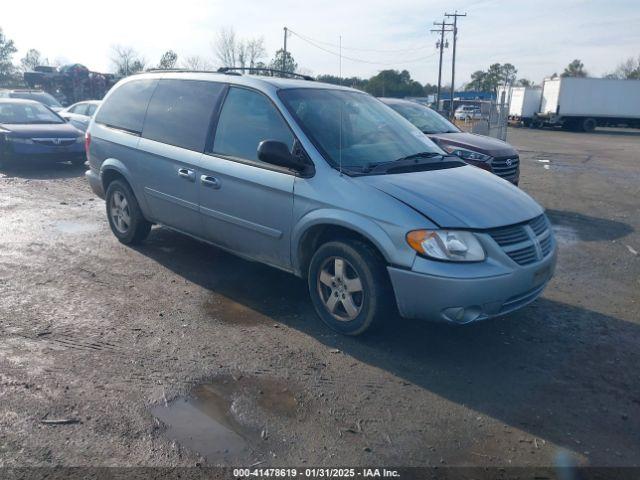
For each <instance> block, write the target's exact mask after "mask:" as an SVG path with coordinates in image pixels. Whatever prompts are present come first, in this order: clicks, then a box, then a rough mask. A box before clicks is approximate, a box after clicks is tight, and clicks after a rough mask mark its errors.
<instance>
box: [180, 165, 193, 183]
mask: <svg viewBox="0 0 640 480" xmlns="http://www.w3.org/2000/svg"><path fill="white" fill-rule="evenodd" d="M178 175H179V176H181V177H182V178H186V179H187V180H189V181H190V182H195V181H196V172H194V171H193V170H189V169H188V168H179V169H178Z"/></svg>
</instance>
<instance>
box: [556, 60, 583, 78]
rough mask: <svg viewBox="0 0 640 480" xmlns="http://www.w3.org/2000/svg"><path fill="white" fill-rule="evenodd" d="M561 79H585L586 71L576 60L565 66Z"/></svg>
mask: <svg viewBox="0 0 640 480" xmlns="http://www.w3.org/2000/svg"><path fill="white" fill-rule="evenodd" d="M560 76H561V77H586V76H587V71H586V70H585V69H584V64H583V63H582V61H580V60H578V59H577V58H576V59H575V60H574V61H573V62H571V63H570V64H569V65H567V66H566V68H565V69H564V72H562V75H560Z"/></svg>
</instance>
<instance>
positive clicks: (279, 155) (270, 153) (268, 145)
mask: <svg viewBox="0 0 640 480" xmlns="http://www.w3.org/2000/svg"><path fill="white" fill-rule="evenodd" d="M258 159H259V160H261V161H262V162H265V163H269V164H271V165H277V166H279V167H285V168H290V169H291V170H295V171H296V172H300V173H304V172H305V171H306V170H307V168H308V165H306V164H305V162H304V161H302V160H301V159H299V158H298V157H296V156H294V155H292V154H291V152H290V151H289V147H287V145H286V144H285V143H283V142H278V141H276V140H263V141H262V142H260V144H259V145H258Z"/></svg>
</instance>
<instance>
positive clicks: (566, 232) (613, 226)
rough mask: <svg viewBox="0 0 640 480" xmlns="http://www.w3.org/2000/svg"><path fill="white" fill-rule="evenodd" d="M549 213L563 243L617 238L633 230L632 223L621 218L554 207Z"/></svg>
mask: <svg viewBox="0 0 640 480" xmlns="http://www.w3.org/2000/svg"><path fill="white" fill-rule="evenodd" d="M547 215H548V217H549V219H550V220H551V224H552V225H553V231H554V233H555V234H556V238H557V240H558V243H560V244H561V245H572V244H574V243H576V242H579V241H582V242H600V241H611V240H617V239H618V238H623V237H625V236H627V235H629V234H630V233H632V232H633V228H632V227H631V226H630V225H628V224H626V223H624V222H621V221H619V220H613V219H611V220H610V219H607V218H599V217H594V216H591V215H584V214H581V213H577V212H567V211H564V210H553V209H551V210H547Z"/></svg>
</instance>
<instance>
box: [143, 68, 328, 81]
mask: <svg viewBox="0 0 640 480" xmlns="http://www.w3.org/2000/svg"><path fill="white" fill-rule="evenodd" d="M238 70H239V71H241V72H244V71H246V70H248V71H249V73H253V72H265V73H270V74H271V75H270V76H272V77H275V76H276V74H277V75H280V76H282V77H295V78H301V79H303V80H308V81H310V82H314V81H315V78H313V77H310V76H309V75H303V74H301V73H293V72H287V71H286V70H276V69H274V68H260V67H220V68H219V69H218V70H193V69H189V68H150V69H148V70H143V71H140V72H138V73H139V74H142V73H163V72H164V73H172V72H173V73H175V72H177V73H224V74H226V75H241V73H239V72H238Z"/></svg>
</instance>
